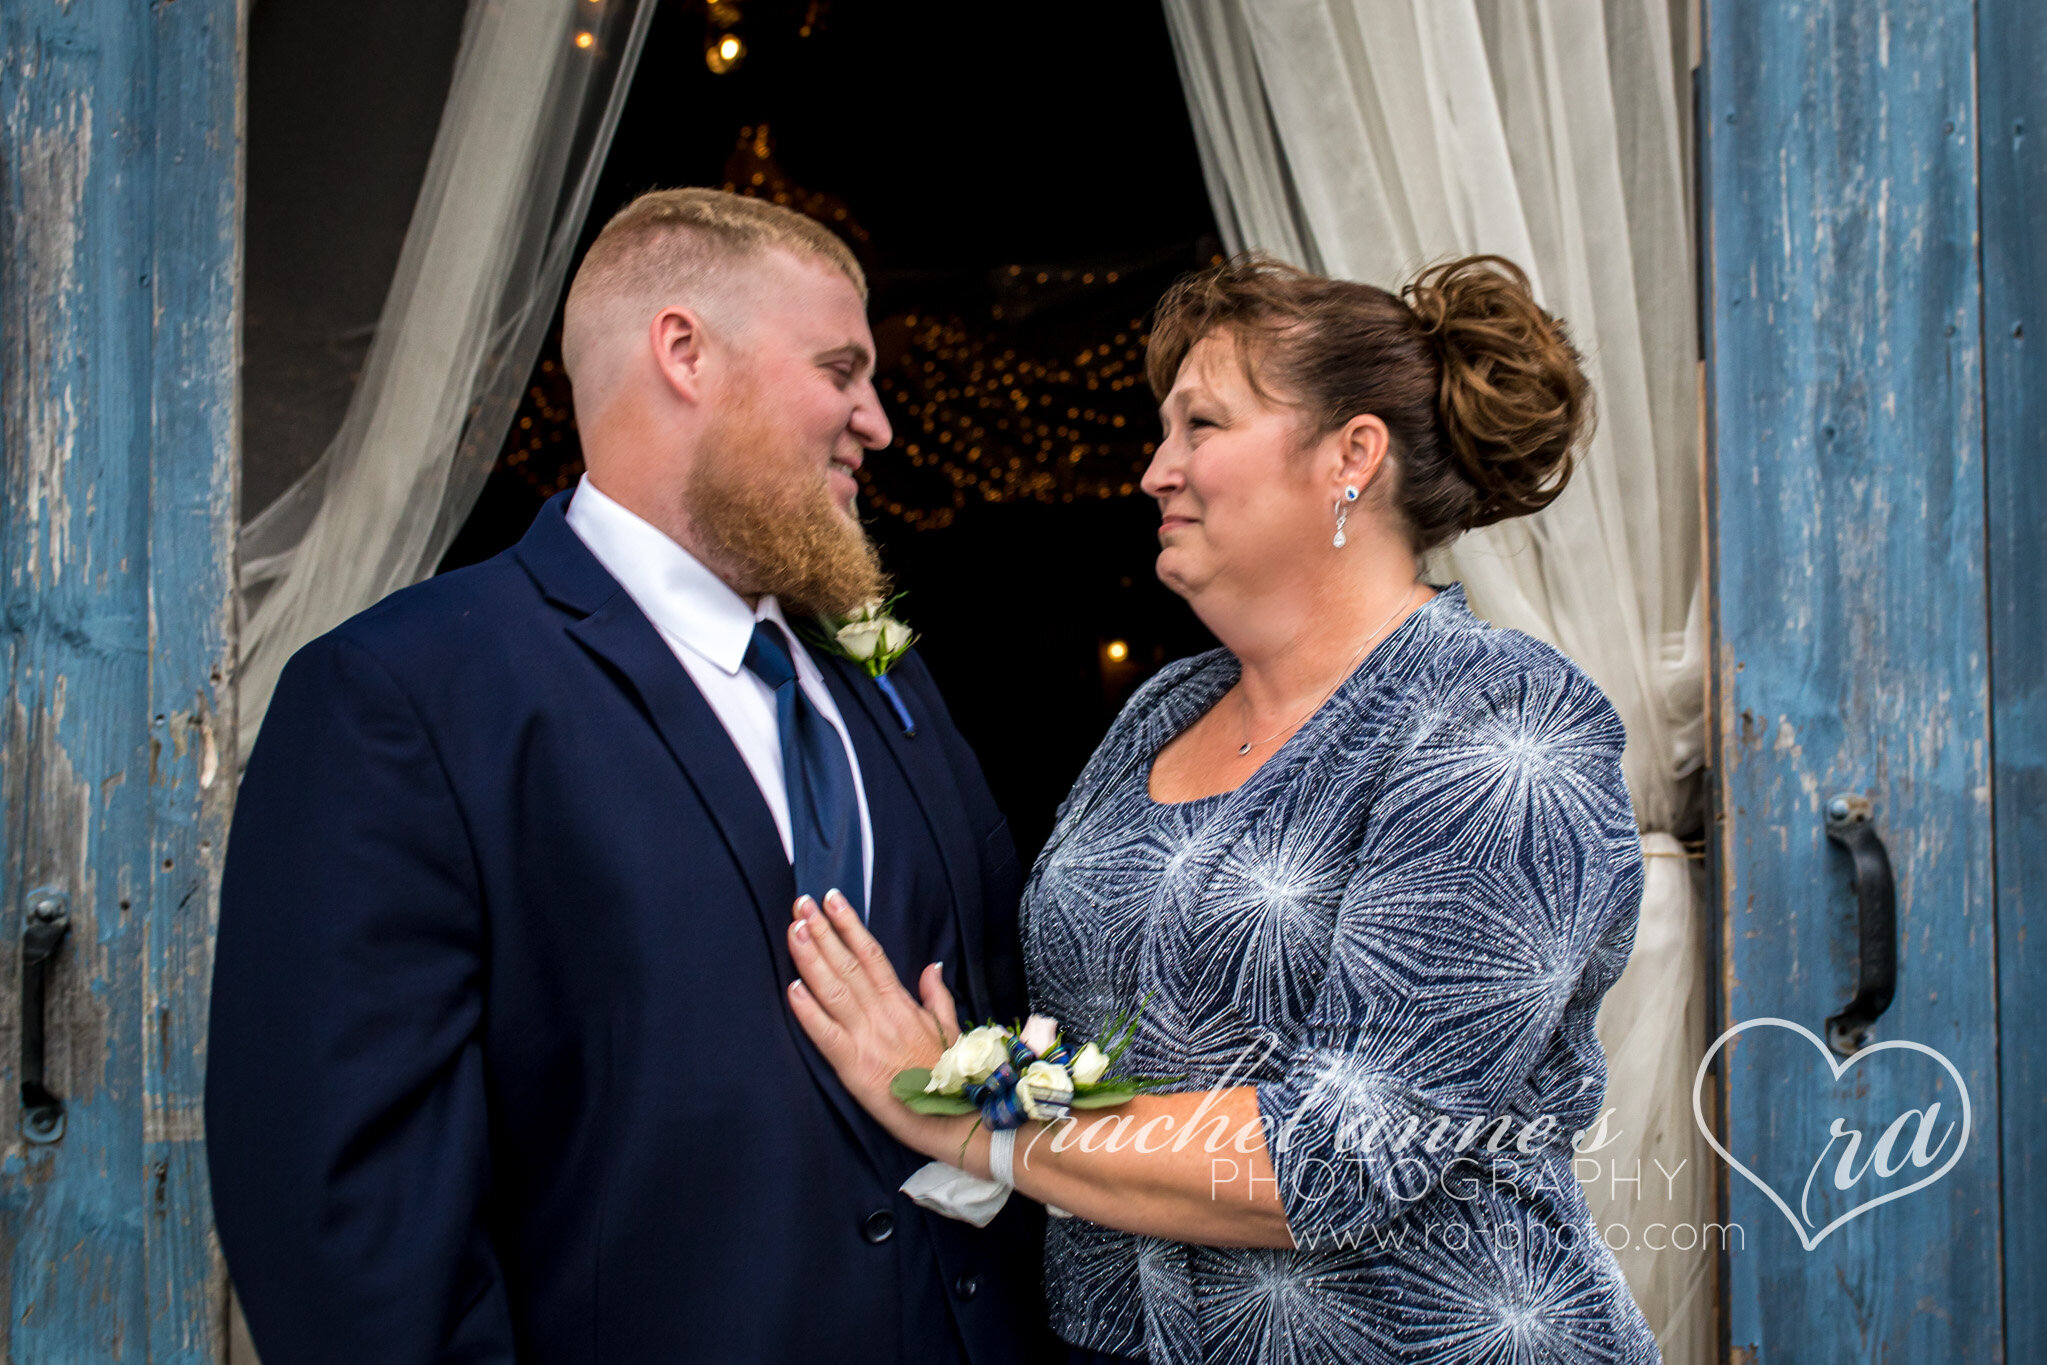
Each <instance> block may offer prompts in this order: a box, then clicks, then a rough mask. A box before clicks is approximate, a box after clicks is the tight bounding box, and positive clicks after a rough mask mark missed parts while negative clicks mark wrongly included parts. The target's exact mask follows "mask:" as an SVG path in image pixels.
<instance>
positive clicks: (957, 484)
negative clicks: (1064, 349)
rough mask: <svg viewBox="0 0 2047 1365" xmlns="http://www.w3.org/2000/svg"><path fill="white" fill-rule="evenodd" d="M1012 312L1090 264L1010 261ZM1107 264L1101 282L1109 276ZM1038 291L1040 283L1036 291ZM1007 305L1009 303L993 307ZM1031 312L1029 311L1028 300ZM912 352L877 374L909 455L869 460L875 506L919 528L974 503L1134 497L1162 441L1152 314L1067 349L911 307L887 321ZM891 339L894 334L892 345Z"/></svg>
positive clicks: (885, 329) (887, 329)
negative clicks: (1014, 284) (1152, 363)
mask: <svg viewBox="0 0 2047 1365" xmlns="http://www.w3.org/2000/svg"><path fill="white" fill-rule="evenodd" d="M1008 273H1009V275H1010V278H1011V279H1012V280H1017V281H1025V282H1028V283H1026V284H1025V285H1024V286H1023V290H1022V291H1019V292H1017V293H1012V294H1011V295H1010V296H1009V297H1010V299H1011V306H1010V310H1009V311H1011V312H1016V311H1019V309H1018V306H1017V305H1018V304H1020V303H1026V302H1028V300H1027V298H1025V297H1024V296H1023V295H1024V292H1025V291H1029V285H1030V284H1034V283H1035V282H1036V278H1038V277H1042V279H1043V281H1044V284H1045V286H1046V287H1047V288H1048V290H1049V289H1061V288H1063V287H1065V286H1067V285H1069V284H1071V283H1073V282H1074V281H1077V280H1078V279H1079V277H1080V276H1081V275H1082V274H1083V273H1086V272H1081V271H1072V270H1067V271H1051V270H1046V271H1038V272H1033V273H1032V274H1026V273H1025V271H1024V269H1023V267H1021V266H1011V267H1009V268H1008ZM1109 273H1114V272H1105V273H1103V274H1099V275H1097V276H1096V281H1097V283H1098V284H1106V283H1108V282H1109V281H1108V274H1109ZM1031 292H1034V291H1031ZM991 311H994V312H996V313H998V314H999V313H1000V312H1001V308H1000V306H998V308H997V309H995V310H991ZM1025 311H1028V310H1025ZM877 330H878V331H880V332H881V333H882V334H883V335H885V336H889V337H891V339H894V338H895V337H897V336H900V341H901V346H902V351H901V354H900V356H899V358H898V359H897V361H896V363H895V364H894V365H892V366H891V367H889V369H888V370H887V371H886V372H884V373H883V374H881V375H880V376H878V377H877V379H876V385H877V387H878V388H879V389H880V390H881V393H882V396H883V397H884V398H885V399H887V400H888V401H889V403H890V404H891V406H893V407H894V408H895V409H896V410H897V411H898V413H899V414H900V420H899V421H898V422H896V424H895V425H896V429H897V433H898V441H899V443H900V444H901V447H902V454H903V458H902V460H901V462H900V463H901V465H903V466H907V470H904V469H900V468H899V469H891V468H889V466H890V465H891V464H894V463H896V462H893V461H888V460H870V461H869V462H868V464H867V465H866V466H865V467H863V469H862V470H861V476H862V479H863V480H864V481H865V482H867V484H868V485H869V492H870V496H869V498H868V499H867V503H868V506H869V507H870V508H871V509H873V510H878V511H881V512H884V513H886V514H888V515H889V516H891V517H896V518H899V519H900V520H902V521H904V522H907V523H908V524H910V525H911V526H914V527H916V528H918V529H921V530H935V529H938V528H940V527H944V526H949V525H951V524H952V522H953V520H954V519H955V518H956V517H957V516H958V514H959V513H960V511H962V510H963V509H964V508H966V507H967V506H968V505H969V504H970V503H974V502H985V503H999V502H1017V501H1030V502H1044V503H1070V502H1075V501H1092V500H1098V499H1103V498H1115V497H1130V496H1132V495H1133V494H1135V493H1137V492H1138V482H1139V480H1140V479H1142V478H1143V476H1144V469H1145V466H1146V465H1147V464H1149V463H1150V461H1151V456H1152V452H1153V451H1154V450H1156V449H1157V442H1156V441H1154V440H1151V439H1149V438H1148V437H1149V433H1150V431H1151V429H1152V427H1151V421H1152V411H1153V407H1152V399H1151V392H1150V390H1149V389H1148V388H1147V387H1145V379H1144V347H1145V344H1146V343H1147V342H1148V341H1149V340H1150V338H1149V337H1148V336H1147V335H1146V333H1145V332H1144V322H1143V320H1142V319H1140V318H1133V319H1131V320H1130V322H1129V324H1128V325H1127V326H1126V327H1124V328H1122V329H1120V330H1118V331H1117V332H1115V333H1114V334H1113V335H1112V336H1111V337H1110V338H1107V339H1105V340H1104V341H1102V342H1099V343H1096V344H1093V345H1089V346H1085V347H1082V348H1081V349H1080V350H1078V351H1077V352H1072V353H1070V354H1065V355H1056V356H1049V357H1038V356H1030V355H1024V354H1020V353H1019V352H1018V350H1017V349H1016V348H1015V347H1014V346H1005V345H1004V344H1003V342H1002V339H1001V338H1000V337H998V336H995V335H993V334H991V333H988V332H985V331H979V330H976V329H974V328H970V327H969V326H967V325H966V324H965V323H964V322H962V321H961V320H960V319H958V318H956V317H944V318H934V317H927V316H924V315H921V314H914V313H913V314H906V315H902V316H900V317H896V318H885V319H883V320H882V323H881V325H880V327H879V328H878V329H877ZM888 349H889V347H888V345H887V343H884V345H883V350H884V351H887V350H888Z"/></svg>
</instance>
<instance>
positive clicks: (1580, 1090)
mask: <svg viewBox="0 0 2047 1365" xmlns="http://www.w3.org/2000/svg"><path fill="white" fill-rule="evenodd" d="M1237 675H1238V665H1237V662H1236V660H1235V659H1234V658H1233V657H1232V656H1231V655H1229V654H1228V653H1227V652H1225V651H1221V650H1217V651H1215V652H1213V653H1209V654H1205V655H1201V656H1199V657H1197V658H1193V659H1187V660H1183V661H1181V662H1179V663H1177V664H1174V665H1172V666H1170V667H1168V668H1167V669H1165V670H1164V671H1163V672H1161V673H1160V674H1159V675H1158V676H1157V677H1155V678H1153V679H1152V680H1151V681H1150V682H1148V683H1147V684H1146V685H1145V687H1144V688H1143V689H1142V690H1141V691H1139V693H1138V694H1137V695H1136V696H1135V697H1133V698H1132V699H1131V702H1130V704H1129V705H1128V706H1127V707H1126V708H1124V711H1123V714H1122V715H1121V716H1120V717H1118V719H1117V721H1116V723H1115V725H1114V726H1113V727H1112V728H1111V730H1110V732H1109V734H1108V736H1107V738H1105V739H1104V740H1103V742H1102V745H1101V747H1100V748H1099V749H1098V750H1096V752H1095V755H1094V757H1093V758H1092V759H1091V760H1090V761H1089V763H1088V766H1087V768H1086V769H1085V771H1083V772H1082V774H1081V777H1080V780H1079V781H1078V782H1077V783H1076V784H1075V787H1074V790H1073V793H1072V795H1071V796H1070V797H1068V799H1067V802H1066V804H1065V805H1064V806H1063V807H1062V808H1061V810H1060V814H1059V822H1058V825H1057V827H1056V829H1055V830H1054V832H1053V835H1052V838H1051V841H1050V842H1049V843H1048V844H1047V845H1046V848H1045V851H1044V852H1043V853H1042V854H1040V855H1039V858H1038V861H1037V865H1036V867H1035V868H1034V869H1033V870H1032V874H1031V880H1030V883H1029V885H1028V886H1027V888H1026V890H1025V893H1024V948H1025V954H1026V958H1027V962H1028V968H1029V973H1030V986H1031V1000H1032V1008H1033V1009H1035V1010H1038V1011H1040V1012H1043V1013H1046V1014H1052V1015H1055V1016H1057V1017H1058V1018H1059V1019H1060V1020H1061V1021H1062V1024H1063V1025H1064V1027H1066V1029H1067V1030H1068V1031H1069V1032H1070V1034H1071V1035H1072V1036H1076V1037H1087V1036H1091V1035H1093V1034H1095V1033H1097V1032H1098V1031H1099V1029H1100V1027H1101V1024H1102V1022H1103V1021H1104V1019H1106V1018H1107V1017H1108V1016H1110V1015H1113V1014H1114V1013H1115V1012H1116V1011H1118V1010H1119V1009H1122V1008H1125V1007H1127V1006H1129V1005H1131V1004H1133V1003H1135V1002H1138V1001H1147V1002H1148V1003H1147V1004H1146V1006H1145V1012H1144V1017H1143V1021H1142V1024H1141V1026H1140V1029H1139V1032H1138V1036H1137V1040H1136V1042H1135V1043H1134V1044H1133V1046H1132V1049H1131V1052H1130V1054H1129V1056H1128V1057H1127V1058H1126V1060H1125V1062H1124V1063H1123V1069H1125V1070H1128V1071H1130V1072H1131V1073H1133V1074H1150V1075H1174V1076H1184V1077H1185V1078H1186V1080H1185V1081H1184V1082H1183V1083H1182V1084H1180V1085H1178V1086H1176V1087H1175V1088H1177V1089H1185V1090H1203V1089H1207V1088H1209V1087H1211V1086H1216V1087H1228V1086H1235V1085H1246V1084H1253V1085H1256V1086H1257V1090H1258V1106H1259V1111H1260V1115H1261V1117H1262V1119H1263V1121H1264V1124H1265V1129H1266V1135H1267V1141H1268V1145H1269V1147H1270V1149H1271V1151H1272V1154H1273V1163H1274V1167H1275V1170H1276V1173H1277V1177H1278V1194H1279V1197H1280V1200H1281V1202H1282V1204H1283V1206H1284V1207H1285V1209H1286V1213H1287V1222H1288V1226H1289V1228H1290V1229H1291V1230H1292V1233H1293V1236H1294V1240H1295V1242H1296V1244H1297V1246H1298V1248H1299V1249H1298V1250H1293V1251H1267V1250H1243V1249H1229V1248H1215V1247H1202V1246H1193V1245H1188V1244H1184V1243H1177V1242H1167V1241H1161V1240H1159V1239H1157V1238H1151V1237H1140V1236H1134V1235H1131V1234H1128V1233H1123V1232H1117V1231H1113V1230H1111V1229H1109V1228H1104V1227H1100V1226H1098V1225H1096V1224H1093V1223H1089V1222H1087V1221H1085V1220H1082V1219H1078V1218H1070V1219H1054V1220H1052V1225H1051V1231H1050V1233H1049V1236H1048V1240H1047V1246H1046V1252H1045V1256H1046V1276H1047V1286H1046V1287H1047V1291H1048V1297H1049V1299H1050V1304H1051V1311H1052V1325H1053V1328H1054V1330H1055V1331H1057V1332H1058V1333H1059V1335H1060V1336H1061V1337H1063V1338H1064V1339H1065V1340H1066V1341H1068V1342H1070V1343H1072V1344H1074V1345H1077V1346H1082V1347H1086V1348H1089V1349H1092V1350H1097V1351H1106V1352H1113V1353H1118V1354H1123V1355H1132V1356H1141V1357H1144V1358H1146V1359H1147V1360H1149V1361H1151V1362H1154V1365H1165V1363H1166V1362H1193V1361H1204V1362H1216V1363H1217V1365H1254V1363H1255V1365H1266V1363H1267V1362H1289V1363H1291V1362H1311V1361H1331V1362H1336V1361H1341V1362H1377V1361H1399V1362H1418V1361H1431V1362H1445V1365H1448V1362H1460V1365H1461V1363H1462V1362H1471V1361H1483V1362H1491V1361H1500V1362H1509V1361H1512V1362H1523V1361H1526V1362H1536V1361H1554V1362H1572V1363H1575V1362H1593V1361H1600V1362H1604V1361H1626V1362H1654V1361H1657V1360H1658V1359H1660V1357H1659V1354H1658V1351H1657V1348H1656V1344H1655V1341H1654V1339H1653V1337H1652V1336H1651V1334H1650V1332H1649V1330H1648V1327H1647V1324H1646V1323H1645V1322H1644V1321H1643V1319H1642V1315H1641V1313H1640V1311H1639V1310H1638V1309H1637V1308H1636V1307H1635V1303H1634V1300H1633V1299H1632V1298H1631V1297H1630V1295H1629V1293H1628V1290H1627V1286H1626V1285H1625V1283H1623V1281H1622V1279H1621V1276H1620V1272H1619V1270H1618V1268H1617V1267H1616V1265H1615V1263H1614V1259H1613V1257H1612V1255H1611V1254H1610V1253H1609V1252H1608V1251H1607V1249H1606V1246H1605V1244H1604V1243H1603V1242H1602V1241H1601V1240H1600V1237H1599V1234H1598V1232H1597V1231H1596V1230H1595V1228H1594V1227H1593V1224H1592V1221H1591V1217H1590V1215H1589V1213H1588V1212H1587V1209H1586V1205H1585V1200H1584V1197H1583V1196H1582V1194H1581V1193H1580V1191H1579V1188H1578V1184H1577V1182H1576V1180H1575V1179H1573V1177H1572V1168H1571V1148H1570V1146H1569V1143H1570V1140H1571V1137H1572V1135H1573V1134H1575V1133H1576V1132H1577V1131H1578V1130H1580V1129H1582V1128H1585V1127H1588V1126H1590V1125H1591V1123H1592V1121H1593V1120H1594V1119H1596V1118H1597V1117H1598V1115H1599V1113H1600V1111H1601V1108H1602V1099H1603V1096H1604V1091H1605V1084H1606V1069H1605V1061H1604V1058H1603V1056H1602V1054H1601V1052H1600V1049H1599V1044H1598V1042H1597V1040H1596V1039H1595V1038H1594V1036H1593V1031H1592V1024H1593V1016H1594V1014H1595V1013H1596V1011H1597V1009H1598V1007H1599V1000H1600V997H1601V996H1602V995H1604V994H1605V992H1606V990H1607V988H1608V987H1609V986H1611V985H1612V984H1613V982H1614V980H1615V979H1616V978H1617V977H1618V976H1619V975H1620V972H1621V968H1622V967H1623V965H1625V963H1626V961H1627V956H1628V950H1629V948H1630V946H1631V944H1632V942H1633V938H1634V930H1635V913H1636V907H1637V903H1638V901H1639V900H1640V897H1641V891H1642V862H1641V853H1640V845H1639V841H1638V839H1637V837H1636V830H1635V821H1634V815H1633V811H1632V808H1631V807H1630V805H1629V801H1628V794H1627V788H1626V787H1625V785H1624V784H1623V782H1622V779H1621V765H1620V757H1621V745H1622V741H1623V733H1622V728H1621V724H1620V720H1619V718H1618V717H1617V716H1616V715H1615V714H1614V711H1613V708H1612V706H1611V705H1610V704H1609V703H1608V702H1607V700H1606V698H1605V697H1604V696H1603V695H1602V694H1601V693H1600V691H1599V689H1598V688H1597V687H1595V686H1594V685H1593V684H1592V682H1591V681H1590V680H1589V679H1587V678H1586V677H1585V675H1584V674H1583V673H1581V672H1580V671H1579V670H1578V669H1577V668H1576V667H1575V666H1573V665H1572V664H1571V663H1570V661H1569V660H1567V659H1565V658H1564V657H1563V656H1562V655H1560V654H1559V653H1557V652H1556V651H1555V650H1553V649H1551V648H1549V647H1548V646H1547V645H1544V644H1541V643H1539V642H1537V641H1535V640H1533V639H1530V638H1529V637H1528V636H1526V635H1522V634H1520V633H1518V632H1514V631H1504V630H1495V629H1492V628H1491V627H1489V626H1487V625H1486V624H1485V623H1483V622H1481V621H1479V620H1478V619H1477V618H1476V617H1474V616H1473V615H1472V614H1471V612H1470V610H1469V608H1468V607H1467V606H1466V604H1465V599H1464V592H1463V589H1462V588H1460V587H1456V586H1452V587H1450V588H1448V589H1446V590H1444V591H1442V592H1441V593H1440V594H1439V595H1438V596H1436V597H1434V598H1432V599H1430V600H1429V601H1428V602H1427V603H1425V604H1424V605H1423V606H1422V607H1421V608H1420V609H1419V610H1418V611H1416V612H1415V613H1414V614H1413V615H1412V616H1410V617H1409V618H1408V619H1407V620H1406V621H1405V622H1403V623H1402V625H1401V627H1400V629H1399V630H1397V631H1396V632H1394V634H1393V635H1391V636H1390V637H1388V638H1387V639H1386V640H1385V641H1384V642H1382V643H1381V644H1380V645H1379V646H1378V647H1377V648H1376V649H1374V650H1373V651H1372V653H1371V654H1370V655H1369V656H1368V657H1367V658H1366V659H1365V661H1364V662H1363V664H1361V665H1360V666H1359V667H1358V669H1357V671H1356V672H1355V673H1354V674H1353V675H1352V676H1351V677H1350V678H1349V679H1348V680H1347V681H1346V682H1344V683H1343V685H1342V686H1341V687H1339V688H1338V690H1337V692H1336V693H1335V695H1334V696H1332V697H1331V698H1330V700H1329V701H1328V702H1327V703H1326V704H1325V705H1324V706H1323V707H1322V708H1321V710H1319V711H1318V712H1316V714H1315V715H1314V716H1313V717H1311V718H1310V719H1309V720H1308V722H1307V723H1306V724H1305V725H1303V726H1302V727H1301V728H1300V730H1299V731H1298V732H1297V733H1296V734H1295V735H1294V737H1293V738H1292V739H1290V740H1289V741H1288V742H1287V743H1286V744H1285V745H1284V746H1283V747H1282V748H1281V749H1280V750H1279V752H1278V753H1277V754H1275V755H1274V756H1273V757H1272V758H1271V759H1269V760H1268V761H1267V762H1266V763H1265V764H1264V765H1263V766H1262V767H1260V768H1259V770H1258V771H1257V773H1256V774H1254V775H1253V776H1252V778H1251V779H1250V780H1249V781H1248V782H1246V783H1245V784H1244V785H1243V786H1242V787H1239V788H1238V789H1237V790H1235V791H1233V792H1228V793H1225V794H1223V795H1220V796H1212V797H1206V798H1203V799H1200V800H1196V801H1190V802H1186V803H1180V804H1161V803H1159V802H1156V801H1153V800H1152V799H1151V797H1150V795H1149V794H1148V791H1147V786H1148V783H1149V777H1150V770H1151V763H1152V759H1153V757H1154V756H1155V755H1156V754H1157V753H1158V751H1159V750H1160V749H1161V748H1162V747H1163V746H1164V745H1165V744H1166V742H1167V741H1168V740H1170V739H1172V738H1173V737H1174V736H1175V735H1177V734H1179V733H1180V732H1181V731H1183V730H1185V729H1186V728H1187V727H1188V726H1189V725H1191V724H1192V723H1193V722H1194V721H1195V720H1196V719H1197V718H1198V717H1200V716H1201V714H1202V713H1203V712H1205V711H1207V710H1208V709H1209V708H1210V707H1211V706H1213V705H1214V704H1215V703H1216V701H1217V699H1218V698H1220V697H1221V696H1222V695H1223V694H1224V693H1225V692H1226V691H1228V689H1229V688H1230V686H1231V685H1232V684H1233V683H1235V681H1236V679H1237ZM1196 1140H1197V1141H1203V1140H1205V1139H1203V1138H1197V1139H1196ZM1211 1150H1212V1151H1213V1150H1214V1149H1213V1148H1211ZM1235 1155H1236V1154H1235V1153H1233V1152H1230V1151H1228V1150H1223V1151H1221V1152H1219V1153H1218V1154H1217V1156H1216V1158H1215V1159H1218V1160H1228V1159H1230V1158H1231V1157H1233V1156H1235ZM1238 1159H1239V1160H1241V1158H1238ZM1226 1176H1227V1171H1226V1170H1220V1169H1219V1178H1226ZM1234 1189H1235V1191H1236V1195H1235V1197H1238V1198H1242V1197H1244V1194H1243V1191H1244V1185H1243V1183H1242V1181H1241V1180H1240V1181H1238V1182H1237V1184H1236V1185H1235V1186H1234ZM1223 1197H1228V1196H1227V1195H1225V1196H1223Z"/></svg>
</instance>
